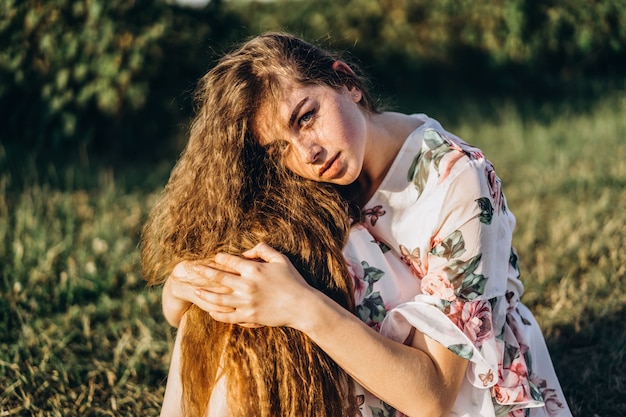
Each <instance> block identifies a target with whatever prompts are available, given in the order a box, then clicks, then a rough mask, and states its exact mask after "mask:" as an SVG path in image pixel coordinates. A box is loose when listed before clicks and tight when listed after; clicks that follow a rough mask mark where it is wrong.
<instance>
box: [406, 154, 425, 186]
mask: <svg viewBox="0 0 626 417" xmlns="http://www.w3.org/2000/svg"><path fill="white" fill-rule="evenodd" d="M429 154H430V151H428V152H427V153H426V154H425V153H422V152H420V153H419V154H418V155H417V156H416V157H415V159H414V160H413V163H412V164H411V168H410V169H409V172H408V174H407V179H408V180H409V181H413V185H415V189H416V190H417V194H418V195H420V194H422V192H423V191H424V188H426V182H428V175H429V173H430V172H429V170H430V166H429V164H430V162H429V161H430V160H429V158H428V156H429Z"/></svg>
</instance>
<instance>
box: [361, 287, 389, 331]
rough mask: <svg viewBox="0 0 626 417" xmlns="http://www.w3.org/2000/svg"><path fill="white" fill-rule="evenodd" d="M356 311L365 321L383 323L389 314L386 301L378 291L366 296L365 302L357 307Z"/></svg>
mask: <svg viewBox="0 0 626 417" xmlns="http://www.w3.org/2000/svg"><path fill="white" fill-rule="evenodd" d="M356 312H357V314H358V316H359V318H360V319H361V321H363V322H365V323H382V321H383V320H384V318H385V316H386V315H387V310H385V303H384V301H383V298H382V297H381V295H380V293H379V292H378V291H376V292H373V293H371V294H370V295H368V296H367V297H365V298H364V299H363V302H362V303H361V304H359V305H358V306H357V307H356Z"/></svg>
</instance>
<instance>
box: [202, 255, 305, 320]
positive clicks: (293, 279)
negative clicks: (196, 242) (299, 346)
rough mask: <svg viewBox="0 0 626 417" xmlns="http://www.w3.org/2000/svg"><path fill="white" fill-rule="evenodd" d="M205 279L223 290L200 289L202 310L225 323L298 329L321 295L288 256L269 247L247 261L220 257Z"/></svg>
mask: <svg viewBox="0 0 626 417" xmlns="http://www.w3.org/2000/svg"><path fill="white" fill-rule="evenodd" d="M204 275H205V276H207V277H210V280H211V281H212V282H215V283H219V284H220V287H217V288H216V287H211V288H209V287H203V288H198V289H197V290H196V291H195V294H196V296H197V297H198V298H199V299H201V300H202V303H203V304H202V305H200V307H201V308H203V309H204V310H206V311H208V312H209V313H210V314H211V316H212V317H213V318H214V319H216V320H218V321H222V322H225V323H235V324H240V325H247V326H250V325H251V323H255V324H257V325H263V326H289V327H294V328H298V327H299V324H300V323H301V319H303V318H306V314H305V313H306V309H305V308H303V303H305V302H306V301H307V300H309V299H310V298H311V296H312V294H315V293H317V291H316V290H315V289H313V287H311V286H309V285H308V283H307V282H306V281H305V280H304V278H302V275H300V273H299V272H298V271H297V270H296V268H295V267H294V266H293V265H292V264H291V262H290V261H289V259H288V258H287V257H286V256H285V255H283V254H282V253H280V252H278V251H276V250H274V249H272V248H271V247H270V246H268V245H267V244H265V243H259V244H258V245H256V246H255V247H254V248H252V249H251V250H249V251H247V252H245V253H244V254H243V257H240V256H234V255H228V254H223V253H221V254H218V255H216V256H215V261H214V264H212V265H211V266H207V267H205V271H204ZM225 288H226V289H228V291H225V290H224V289H225ZM194 303H195V302H194Z"/></svg>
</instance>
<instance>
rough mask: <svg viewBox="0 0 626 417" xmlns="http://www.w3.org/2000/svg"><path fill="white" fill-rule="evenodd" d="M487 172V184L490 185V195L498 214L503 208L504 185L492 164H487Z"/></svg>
mask: <svg viewBox="0 0 626 417" xmlns="http://www.w3.org/2000/svg"><path fill="white" fill-rule="evenodd" d="M485 172H486V174H487V183H488V184H489V194H490V196H491V200H492V201H493V206H494V207H493V208H494V210H495V211H496V212H497V211H500V210H501V208H502V184H501V182H500V178H498V175H496V170H495V169H494V167H493V165H492V164H491V162H487V163H486V166H485Z"/></svg>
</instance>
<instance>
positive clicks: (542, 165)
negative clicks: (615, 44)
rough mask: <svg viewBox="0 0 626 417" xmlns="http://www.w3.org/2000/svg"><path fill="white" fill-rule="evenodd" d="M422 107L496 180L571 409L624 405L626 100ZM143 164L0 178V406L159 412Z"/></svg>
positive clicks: (162, 349)
mask: <svg viewBox="0 0 626 417" xmlns="http://www.w3.org/2000/svg"><path fill="white" fill-rule="evenodd" d="M424 111H426V112H429V113H431V115H432V116H434V117H436V118H439V119H440V120H441V121H442V122H444V125H445V126H447V127H448V128H449V129H450V130H452V131H454V132H455V133H458V134H459V135H460V136H461V137H463V138H465V139H466V140H468V141H469V142H472V143H474V144H476V145H478V146H480V147H482V148H483V149H484V150H485V152H486V153H487V155H488V156H489V157H490V159H491V160H492V161H493V162H494V164H495V165H496V169H497V170H498V172H499V175H500V176H501V177H502V179H503V182H504V187H505V192H506V194H507V198H508V202H509V206H510V207H511V209H512V210H513V212H514V213H515V214H516V216H517V219H518V228H517V231H516V235H515V238H514V239H515V244H516V246H517V249H518V252H519V255H520V259H521V268H522V273H523V279H524V282H525V285H526V294H525V296H524V301H525V302H526V304H527V305H528V306H529V307H530V308H531V309H532V310H533V311H534V312H535V314H536V316H537V319H538V321H539V322H540V324H541V325H542V327H543V329H544V331H545V334H546V337H547V341H548V344H549V346H550V348H551V350H552V352H553V359H554V362H555V365H556V368H557V371H558V373H559V375H560V377H561V382H562V385H563V388H564V390H565V392H566V395H567V396H568V400H569V402H570V406H571V408H572V411H573V412H574V415H575V416H580V417H587V416H590V417H593V416H595V415H597V416H599V417H610V416H617V415H626V400H625V399H624V398H626V325H625V324H624V323H626V321H625V319H626V310H625V309H624V306H625V305H626V279H625V278H626V277H625V272H626V249H624V248H625V247H626V226H625V223H626V210H625V209H626V145H624V139H625V138H626V117H624V114H626V96H624V95H621V96H615V97H611V98H606V99H604V100H603V101H601V102H597V103H593V105H589V106H587V108H586V109H585V107H584V106H574V105H571V106H559V107H558V108H556V107H545V108H536V109H533V111H530V112H529V111H520V110H519V107H517V106H515V105H513V104H508V105H507V104H506V103H502V102H499V103H494V104H492V105H484V106H481V107H480V111H479V110H473V108H472V107H471V106H466V108H464V111H463V112H460V113H461V114H463V116H462V117H459V118H456V119H455V120H454V121H451V122H450V123H445V122H446V118H445V114H437V113H436V112H435V113H433V112H431V111H429V109H424ZM9 157H10V156H9V155H6V154H5V153H4V150H3V148H2V147H1V146H0V159H6V158H9ZM172 158H174V156H173V157H172ZM139 171H141V172H138V170H137V169H134V170H132V171H131V170H128V171H123V172H122V171H112V170H111V169H106V168H98V169H92V170H91V171H90V172H87V173H85V172H83V170H82V169H79V168H72V167H70V168H64V169H63V170H62V171H57V170H55V168H53V167H50V168H49V169H46V170H44V171H43V172H34V173H33V172H30V171H28V170H27V169H26V168H25V169H24V171H23V172H18V173H7V172H3V173H1V174H0V175H1V176H0V417H1V416H11V415H19V416H22V415H24V416H27V415H33V416H100V415H102V416H104V415H112V416H113V415H115V416H139V415H141V416H154V415H158V413H159V403H160V401H161V397H162V395H163V387H164V379H165V376H166V372H167V366H168V360H169V349H170V344H171V342H172V331H171V329H170V328H168V326H167V325H166V324H165V322H164V320H163V319H162V316H161V313H160V305H159V297H160V292H159V290H158V289H146V288H145V285H144V283H143V282H142V279H141V277H140V273H139V267H138V252H137V243H138V234H139V232H140V229H141V225H142V222H143V220H144V219H145V216H146V213H147V211H148V209H149V207H150V205H151V204H152V202H153V201H154V196H155V193H156V191H157V190H158V188H159V187H160V186H162V185H163V184H164V181H165V178H166V175H167V173H168V167H167V166H166V167H162V166H159V167H151V168H149V169H148V168H146V169H143V170H139ZM18 177H19V181H18ZM140 178H141V180H140ZM18 183H20V184H22V183H24V184H25V185H24V186H21V185H20V186H16V184H18Z"/></svg>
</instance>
